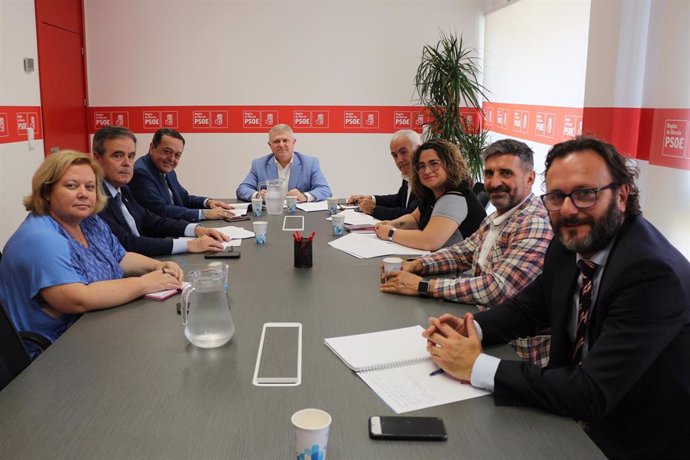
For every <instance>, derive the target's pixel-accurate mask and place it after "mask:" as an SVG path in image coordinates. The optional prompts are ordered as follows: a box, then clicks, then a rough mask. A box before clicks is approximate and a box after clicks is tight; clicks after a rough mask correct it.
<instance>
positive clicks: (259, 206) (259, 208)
mask: <svg viewBox="0 0 690 460" xmlns="http://www.w3.org/2000/svg"><path fill="white" fill-rule="evenodd" d="M263 205H264V200H262V199H261V198H252V212H253V213H254V216H255V217H261V214H263Z"/></svg>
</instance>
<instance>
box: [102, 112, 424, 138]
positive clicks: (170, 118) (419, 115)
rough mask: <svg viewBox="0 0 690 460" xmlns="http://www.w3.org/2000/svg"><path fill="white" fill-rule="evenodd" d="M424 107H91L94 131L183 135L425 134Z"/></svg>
mask: <svg viewBox="0 0 690 460" xmlns="http://www.w3.org/2000/svg"><path fill="white" fill-rule="evenodd" d="M424 122H425V115H424V112H423V109H422V108H420V107H410V106H373V107H372V106H200V107H194V106H179V107H162V106H161V107H91V108H90V109H89V131H90V132H91V133H93V132H95V131H96V130H98V129H99V128H101V127H103V126H106V125H116V126H127V127H129V129H130V130H132V131H134V132H153V131H155V130H157V129H159V128H173V129H177V130H178V131H181V132H184V133H265V132H267V131H268V130H269V129H270V128H271V127H272V126H274V125H276V124H278V123H286V124H289V125H290V126H292V128H293V129H294V130H295V131H297V132H302V133H349V134H352V133H392V132H394V131H397V130H399V129H414V130H416V131H420V132H421V129H422V127H423V125H424Z"/></svg>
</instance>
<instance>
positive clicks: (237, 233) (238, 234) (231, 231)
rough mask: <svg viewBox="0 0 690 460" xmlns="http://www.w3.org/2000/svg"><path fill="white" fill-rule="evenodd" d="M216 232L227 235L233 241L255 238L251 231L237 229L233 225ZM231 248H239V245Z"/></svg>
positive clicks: (220, 228) (219, 228)
mask: <svg viewBox="0 0 690 460" xmlns="http://www.w3.org/2000/svg"><path fill="white" fill-rule="evenodd" d="M216 230H218V231H219V232H221V233H225V234H226V235H228V236H229V237H230V238H232V239H233V240H235V239H243V238H254V232H252V231H250V230H246V229H244V228H242V227H235V226H233V225H228V226H226V227H218V228H217V229H216ZM231 246H239V245H235V244H231Z"/></svg>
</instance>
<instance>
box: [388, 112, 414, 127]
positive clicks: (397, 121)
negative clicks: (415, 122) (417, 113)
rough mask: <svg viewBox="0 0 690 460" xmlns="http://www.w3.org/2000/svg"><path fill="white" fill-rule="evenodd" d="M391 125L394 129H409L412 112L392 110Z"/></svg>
mask: <svg viewBox="0 0 690 460" xmlns="http://www.w3.org/2000/svg"><path fill="white" fill-rule="evenodd" d="M393 127H394V128H395V129H410V128H411V127H412V112H393Z"/></svg>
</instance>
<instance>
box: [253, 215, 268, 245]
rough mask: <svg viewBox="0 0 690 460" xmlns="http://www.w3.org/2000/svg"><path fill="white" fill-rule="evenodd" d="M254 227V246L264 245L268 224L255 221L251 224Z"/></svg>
mask: <svg viewBox="0 0 690 460" xmlns="http://www.w3.org/2000/svg"><path fill="white" fill-rule="evenodd" d="M252 225H253V226H254V238H256V244H265V243H266V233H267V232H268V222H266V221H263V220H256V221H254V222H252Z"/></svg>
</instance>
